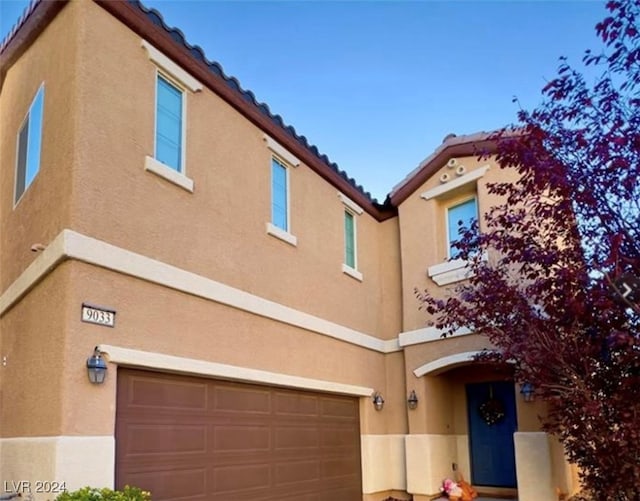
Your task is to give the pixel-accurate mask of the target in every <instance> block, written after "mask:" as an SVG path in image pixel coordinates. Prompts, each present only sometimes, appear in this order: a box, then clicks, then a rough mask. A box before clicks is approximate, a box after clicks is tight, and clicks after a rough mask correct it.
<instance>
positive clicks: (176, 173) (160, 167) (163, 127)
mask: <svg viewBox="0 0 640 501" xmlns="http://www.w3.org/2000/svg"><path fill="white" fill-rule="evenodd" d="M141 46H142V48H143V49H145V50H146V51H147V54H148V56H149V59H150V60H151V61H152V62H153V63H154V64H155V65H156V79H155V102H154V106H155V110H154V111H155V124H154V127H155V130H154V144H153V155H152V156H151V155H147V156H146V158H145V162H144V168H145V170H147V171H150V172H153V173H154V174H156V175H158V176H160V177H162V178H164V179H166V180H167V181H170V182H171V183H173V184H176V185H178V186H180V187H182V188H184V189H185V190H187V191H189V192H193V180H192V179H190V178H188V177H187V168H186V167H187V166H186V164H187V157H186V144H187V141H186V130H187V127H186V124H187V95H188V93H189V92H194V93H195V92H200V91H201V90H202V89H203V86H202V84H201V83H200V82H198V81H197V80H196V79H195V78H193V77H192V76H191V75H190V74H189V73H187V72H186V71H185V70H183V69H182V68H181V67H180V66H178V65H177V64H176V63H174V62H173V61H172V60H171V59H169V58H168V57H167V56H165V55H164V54H163V53H162V52H160V51H159V50H158V49H156V48H155V47H154V46H153V45H151V44H150V43H149V42H147V41H146V40H142V42H141Z"/></svg>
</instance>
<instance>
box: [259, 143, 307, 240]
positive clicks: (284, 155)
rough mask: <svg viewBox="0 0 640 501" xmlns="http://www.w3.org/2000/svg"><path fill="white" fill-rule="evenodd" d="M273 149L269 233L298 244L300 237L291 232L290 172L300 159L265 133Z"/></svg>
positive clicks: (268, 145) (298, 163) (269, 146)
mask: <svg viewBox="0 0 640 501" xmlns="http://www.w3.org/2000/svg"><path fill="white" fill-rule="evenodd" d="M264 140H265V142H266V143H267V147H268V148H269V149H270V150H271V153H272V154H271V221H270V222H268V223H267V233H268V234H269V235H272V236H274V237H276V238H279V239H280V240H283V241H285V242H287V243H288V244H291V245H293V246H294V247H295V246H296V245H298V239H297V238H296V237H295V235H292V234H291V215H290V213H289V211H290V192H291V188H290V180H291V179H290V178H291V176H290V173H291V171H292V170H293V168H295V167H297V166H298V165H300V160H298V158H296V156H295V155H293V154H291V152H290V151H288V150H287V149H286V148H284V147H283V146H282V145H281V144H280V143H278V142H276V141H274V140H273V139H272V138H271V137H270V136H267V135H266V134H265V135H264Z"/></svg>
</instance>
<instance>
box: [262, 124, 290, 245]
mask: <svg viewBox="0 0 640 501" xmlns="http://www.w3.org/2000/svg"><path fill="white" fill-rule="evenodd" d="M265 137H268V136H265ZM276 144H277V143H276ZM270 149H271V148H270ZM271 151H272V154H271V156H270V162H269V180H270V183H269V192H270V193H269V195H270V196H269V212H270V217H269V219H270V221H268V222H267V224H266V229H267V234H268V235H271V236H274V237H276V238H279V239H280V240H282V241H284V242H287V243H288V244H290V245H292V246H294V247H296V246H297V245H298V239H297V237H296V236H295V235H293V234H292V233H291V176H290V169H291V168H292V165H291V164H290V163H289V162H287V161H286V160H285V159H283V158H282V157H280V156H279V155H277V154H276V153H275V152H274V151H273V150H271ZM274 162H275V163H277V164H278V165H279V166H281V167H282V168H283V169H284V174H285V184H286V186H285V196H286V197H287V206H286V226H287V227H286V229H283V228H280V227H279V226H277V225H276V224H275V222H274V220H273V163H274Z"/></svg>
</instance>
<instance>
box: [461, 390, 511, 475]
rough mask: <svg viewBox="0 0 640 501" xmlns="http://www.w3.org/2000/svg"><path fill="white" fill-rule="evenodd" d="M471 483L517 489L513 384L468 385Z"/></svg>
mask: <svg viewBox="0 0 640 501" xmlns="http://www.w3.org/2000/svg"><path fill="white" fill-rule="evenodd" d="M467 412H468V415H469V449H470V457H471V480H472V482H473V484H474V485H487V486H495V487H516V463H515V452H514V447H513V433H514V432H515V431H516V429H517V426H518V425H517V421H516V405H515V396H514V388H513V383H511V382H505V381H497V382H492V383H474V384H468V385H467Z"/></svg>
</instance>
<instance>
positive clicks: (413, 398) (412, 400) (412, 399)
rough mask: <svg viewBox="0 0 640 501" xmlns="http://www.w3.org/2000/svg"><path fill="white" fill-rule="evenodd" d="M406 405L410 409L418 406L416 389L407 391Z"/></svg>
mask: <svg viewBox="0 0 640 501" xmlns="http://www.w3.org/2000/svg"><path fill="white" fill-rule="evenodd" d="M407 406H408V407H409V409H411V410H413V409H415V408H416V407H418V395H416V390H411V393H409V398H407Z"/></svg>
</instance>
